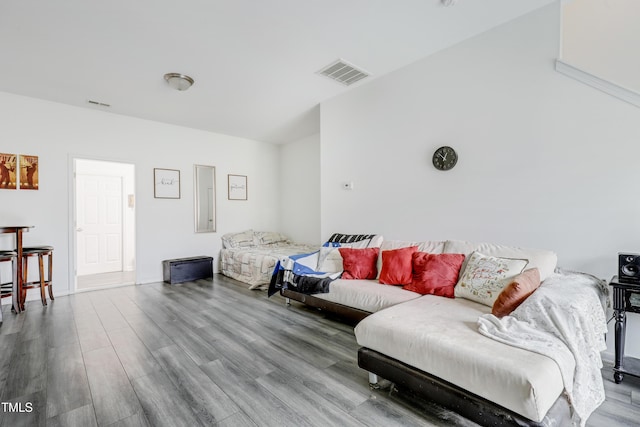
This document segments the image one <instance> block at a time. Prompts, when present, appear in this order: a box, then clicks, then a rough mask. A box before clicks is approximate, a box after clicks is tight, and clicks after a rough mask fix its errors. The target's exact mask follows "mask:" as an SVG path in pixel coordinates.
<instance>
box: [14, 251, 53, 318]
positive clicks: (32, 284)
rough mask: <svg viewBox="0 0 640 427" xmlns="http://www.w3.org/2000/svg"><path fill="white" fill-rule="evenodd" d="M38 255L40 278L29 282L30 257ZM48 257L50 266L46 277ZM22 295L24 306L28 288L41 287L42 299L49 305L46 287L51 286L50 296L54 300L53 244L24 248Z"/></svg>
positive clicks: (43, 302) (44, 303) (21, 299)
mask: <svg viewBox="0 0 640 427" xmlns="http://www.w3.org/2000/svg"><path fill="white" fill-rule="evenodd" d="M34 256H37V257H38V266H39V280H34V281H32V282H28V281H27V279H28V277H29V276H28V275H27V273H28V268H27V267H28V266H29V258H30V257H34ZM45 256H46V257H47V261H48V268H47V270H48V271H47V279H46V280H45V278H44V257H45ZM22 261H23V262H22V277H23V282H22V295H21V296H20V301H21V305H22V307H23V308H24V302H25V300H26V298H27V289H34V288H40V299H41V300H42V305H47V297H46V295H45V293H44V288H45V287H47V286H48V287H49V297H50V298H51V299H52V300H54V299H55V298H54V297H53V289H52V287H53V285H52V283H51V278H52V276H53V274H52V273H53V247H51V246H33V247H29V248H23V249H22Z"/></svg>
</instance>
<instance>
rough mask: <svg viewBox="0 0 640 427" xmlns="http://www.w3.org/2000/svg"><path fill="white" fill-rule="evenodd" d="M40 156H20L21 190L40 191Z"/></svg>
mask: <svg viewBox="0 0 640 427" xmlns="http://www.w3.org/2000/svg"><path fill="white" fill-rule="evenodd" d="M38 175H39V174H38V156H27V155H26V154H20V189H21V190H37V189H38V181H39V179H38Z"/></svg>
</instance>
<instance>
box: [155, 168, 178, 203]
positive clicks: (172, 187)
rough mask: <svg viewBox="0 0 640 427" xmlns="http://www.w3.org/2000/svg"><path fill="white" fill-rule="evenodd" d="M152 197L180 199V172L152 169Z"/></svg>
mask: <svg viewBox="0 0 640 427" xmlns="http://www.w3.org/2000/svg"><path fill="white" fill-rule="evenodd" d="M153 183H154V189H153V197H155V198H156V199H179V198H180V171H179V170H177V169H160V168H154V169H153Z"/></svg>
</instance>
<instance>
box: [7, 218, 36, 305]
mask: <svg viewBox="0 0 640 427" xmlns="http://www.w3.org/2000/svg"><path fill="white" fill-rule="evenodd" d="M31 228H33V225H11V226H0V234H9V233H12V234H15V235H16V252H17V253H18V283H14V284H13V289H12V290H11V302H12V303H13V309H14V310H15V311H16V313H20V312H21V311H22V310H24V301H22V300H21V296H22V282H23V278H22V233H24V232H27V231H29V229H31Z"/></svg>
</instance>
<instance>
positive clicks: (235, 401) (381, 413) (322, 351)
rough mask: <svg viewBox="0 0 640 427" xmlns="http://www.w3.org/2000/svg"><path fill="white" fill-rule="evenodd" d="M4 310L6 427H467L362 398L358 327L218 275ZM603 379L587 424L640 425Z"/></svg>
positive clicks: (388, 400)
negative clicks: (17, 408) (600, 397)
mask: <svg viewBox="0 0 640 427" xmlns="http://www.w3.org/2000/svg"><path fill="white" fill-rule="evenodd" d="M2 308H3V310H4V313H3V314H4V324H3V325H2V326H1V327H0V401H1V402H3V405H2V407H0V426H1V427H5V426H6V427H9V426H11V427H17V426H81V427H86V426H95V425H98V426H123V427H124V426H171V427H174V426H189V427H191V426H197V425H205V426H221V427H227V426H229V427H230V426H234V427H235V426H241V427H242V426H296V427H298V426H323V427H325V426H450V425H458V426H473V425H475V424H473V423H471V422H469V421H468V420H465V419H463V418H461V417H459V416H456V415H455V414H451V413H450V412H448V411H444V410H442V409H440V408H438V407H437V406H434V405H430V404H428V403H425V402H422V401H416V400H413V399H411V398H410V397H409V396H403V395H401V394H399V393H398V392H397V391H393V392H390V391H389V390H376V391H372V390H370V389H369V387H368V382H367V374H366V373H365V372H364V371H362V370H361V369H359V368H358V367H357V363H356V351H357V348H358V345H357V344H356V341H355V338H354V336H353V328H352V326H350V325H348V324H345V323H343V322H340V321H337V320H335V319H333V318H330V317H327V316H325V315H324V314H323V313H320V312H317V311H315V310H311V309H308V308H306V307H304V306H301V305H298V304H294V305H293V306H291V307H286V306H285V305H284V304H283V300H282V298H280V297H279V296H276V297H273V298H271V299H267V298H266V295H265V292H261V291H250V290H248V289H246V285H244V284H241V283H239V282H236V281H234V280H231V279H228V278H225V277H223V276H219V275H217V276H216V277H215V278H214V280H213V281H204V280H201V281H197V282H189V283H184V284H181V285H174V286H170V285H165V284H161V283H158V284H151V285H138V286H128V287H122V288H117V289H109V290H101V291H95V292H86V293H79V294H75V295H72V296H68V297H59V298H57V299H56V300H55V301H54V302H52V303H50V305H49V306H48V307H46V308H45V307H42V306H41V305H40V303H39V302H38V301H36V302H31V303H29V304H28V306H27V311H26V312H25V313H23V314H21V315H15V314H12V313H11V312H10V311H9V307H8V306H3V307H2ZM603 376H604V379H605V387H606V390H607V400H606V402H605V403H604V404H603V405H602V406H601V407H600V408H599V409H598V410H597V411H596V413H594V414H593V415H592V417H591V418H590V420H589V423H588V424H587V425H588V426H591V427H599V426H603V427H615V426H627V425H640V381H638V380H637V379H634V378H629V377H628V378H625V380H624V382H623V383H622V384H620V385H615V384H614V383H613V382H612V381H611V368H610V367H605V368H604V369H603ZM6 402H11V403H14V404H15V403H21V404H22V405H23V408H24V407H25V404H26V403H27V402H30V403H31V404H32V406H33V410H32V411H31V412H22V413H19V412H7V411H6V410H5V411H3V410H2V409H3V408H4V407H5V406H6V405H5V404H4V403H6Z"/></svg>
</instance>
